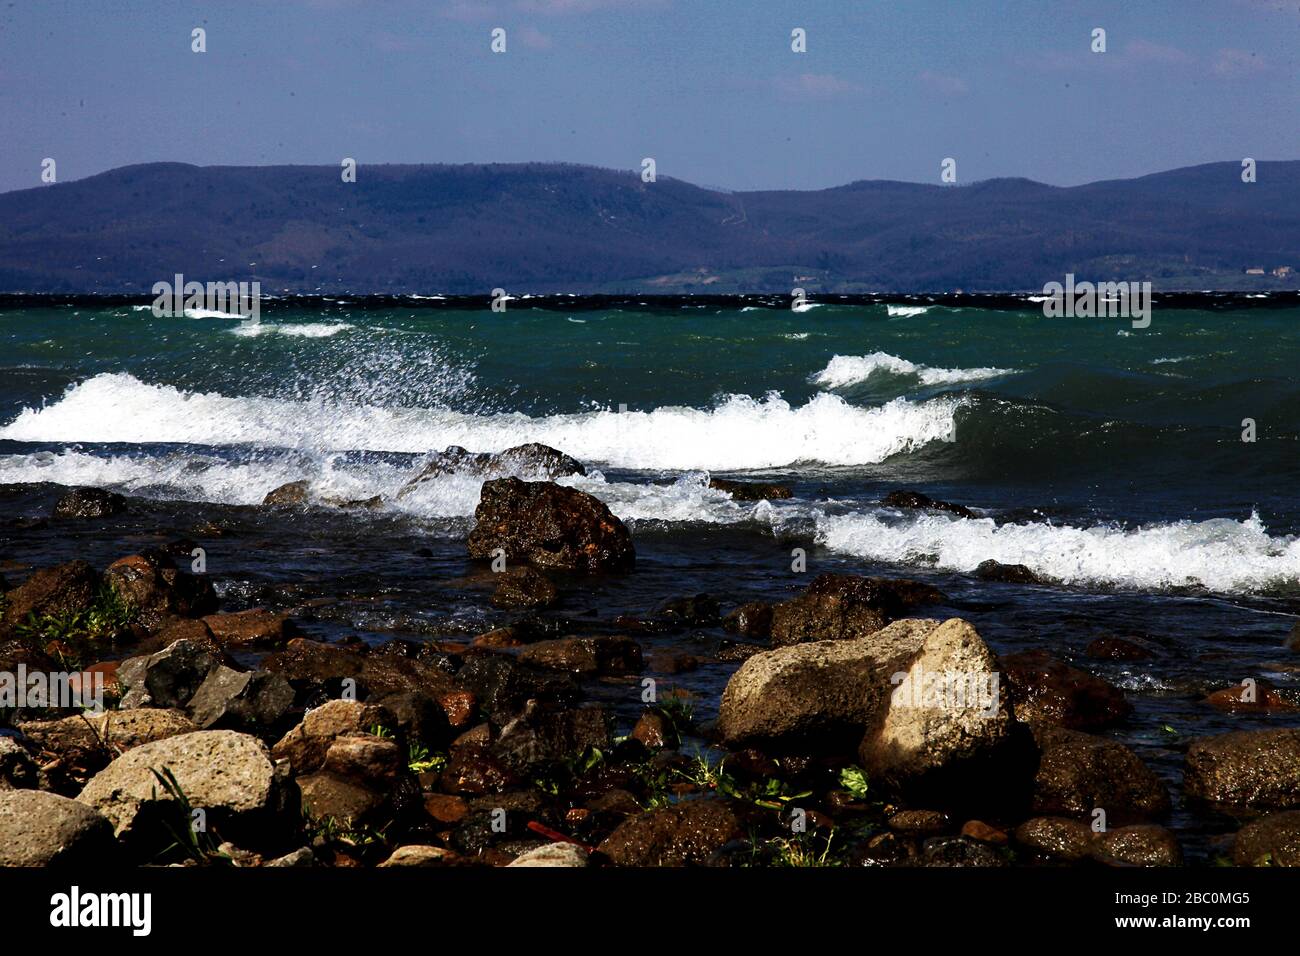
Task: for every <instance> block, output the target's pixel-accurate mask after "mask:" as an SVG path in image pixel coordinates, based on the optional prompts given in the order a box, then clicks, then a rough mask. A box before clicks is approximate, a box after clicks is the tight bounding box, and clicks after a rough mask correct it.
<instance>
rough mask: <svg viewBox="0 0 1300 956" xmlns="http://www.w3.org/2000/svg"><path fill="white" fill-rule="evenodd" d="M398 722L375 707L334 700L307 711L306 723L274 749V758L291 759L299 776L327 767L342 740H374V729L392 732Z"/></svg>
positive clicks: (384, 711) (303, 720)
mask: <svg viewBox="0 0 1300 956" xmlns="http://www.w3.org/2000/svg"><path fill="white" fill-rule="evenodd" d="M394 723H395V721H394V719H393V715H392V714H391V713H389V712H388V710H387V709H385V708H383V707H379V706H377V705H375V704H362V703H358V702H357V701H354V700H332V701H330V702H328V703H326V704H323V705H322V706H320V707H317V708H315V709H313V710H309V711H307V713H306V714H305V715H304V716H303V718H302V722H301V723H299V724H298V725H297V726H296V727H294V728H293V729H292V730H290V731H289V732H288V733H286V734H285V735H284V736H283V737H281V738H280V740H279V741H278V742H277V743H276V745H275V746H274V747H272V748H271V755H272V756H273V757H274V758H275V759H276V760H288V761H289V764H290V766H292V767H293V772H294V773H295V774H308V773H312V772H313V771H316V770H319V769H320V768H321V767H322V766H324V764H325V758H326V756H327V754H328V753H329V749H330V746H331V745H332V744H333V743H334V742H335V741H336V740H338V739H339V738H342V737H359V736H365V737H372V736H373V735H372V734H371V731H372V730H373V729H375V728H377V727H387V728H389V729H392V727H393V725H394ZM376 739H378V738H376Z"/></svg>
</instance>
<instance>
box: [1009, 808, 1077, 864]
mask: <svg viewBox="0 0 1300 956" xmlns="http://www.w3.org/2000/svg"><path fill="white" fill-rule="evenodd" d="M1094 836H1095V834H1094V833H1093V832H1092V828H1091V827H1089V826H1088V824H1086V823H1084V822H1083V821H1082V820H1075V819H1071V818H1069V817H1034V818H1033V819H1032V820H1026V821H1025V822H1024V823H1022V824H1020V826H1018V827H1016V829H1015V840H1016V842H1017V843H1018V844H1020V845H1021V846H1022V847H1024V848H1025V849H1027V850H1029V851H1031V852H1032V853H1036V854H1038V855H1040V856H1045V857H1050V858H1052V859H1054V860H1059V861H1061V862H1064V863H1077V862H1078V861H1079V860H1082V859H1084V858H1085V857H1086V856H1088V853H1089V852H1090V850H1091V849H1092V840H1093V837H1094Z"/></svg>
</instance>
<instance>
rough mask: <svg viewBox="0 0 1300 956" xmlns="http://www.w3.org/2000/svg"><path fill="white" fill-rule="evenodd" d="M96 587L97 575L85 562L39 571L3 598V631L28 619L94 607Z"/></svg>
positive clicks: (70, 563)
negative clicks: (5, 599) (5, 601)
mask: <svg viewBox="0 0 1300 956" xmlns="http://www.w3.org/2000/svg"><path fill="white" fill-rule="evenodd" d="M99 585H100V578H99V572H97V571H96V570H95V569H94V568H92V567H91V566H90V565H89V564H87V563H86V562H85V561H69V562H68V563H67V564H60V565H58V566H56V567H53V568H42V569H41V570H39V571H34V572H32V574H31V576H30V577H29V578H28V579H27V580H26V581H24V582H23V583H22V584H20V585H19V586H18V587H16V588H14V589H13V590H11V591H10V592H9V593H8V594H7V595H6V597H7V599H8V600H7V603H6V605H5V610H4V617H3V619H2V620H3V622H4V625H5V627H6V628H13V627H15V626H16V625H18V624H20V623H22V622H24V621H26V620H27V617H28V615H35V616H36V617H38V618H39V617H41V616H43V615H46V614H50V615H58V616H66V615H73V614H78V613H80V612H82V611H85V610H87V609H88V608H90V606H91V605H92V604H94V603H95V596H96V595H97V594H98V592H99Z"/></svg>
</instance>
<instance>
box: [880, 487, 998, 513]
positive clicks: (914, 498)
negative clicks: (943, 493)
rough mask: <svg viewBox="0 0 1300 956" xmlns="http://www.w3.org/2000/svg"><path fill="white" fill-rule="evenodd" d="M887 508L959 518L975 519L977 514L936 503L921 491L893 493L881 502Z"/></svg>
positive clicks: (943, 502) (963, 508) (948, 502)
mask: <svg viewBox="0 0 1300 956" xmlns="http://www.w3.org/2000/svg"><path fill="white" fill-rule="evenodd" d="M880 503H881V504H883V505H884V506H885V507H886V508H913V509H922V510H926V511H947V512H949V513H950V514H955V515H957V516H958V517H959V518H974V517H976V514H975V512H973V511H971V510H970V509H969V508H967V507H966V506H965V505H955V504H953V503H952V502H951V501H936V500H935V499H934V498H931V497H930V496H929V495H924V494H922V493H921V492H919V491H891V492H890V493H889V494H887V495H885V497H884V498H883V499H882V500H881V502H880Z"/></svg>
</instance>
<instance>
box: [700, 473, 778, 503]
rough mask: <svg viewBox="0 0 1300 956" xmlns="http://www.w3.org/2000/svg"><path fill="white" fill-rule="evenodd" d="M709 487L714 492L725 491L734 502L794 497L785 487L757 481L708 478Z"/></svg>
mask: <svg viewBox="0 0 1300 956" xmlns="http://www.w3.org/2000/svg"><path fill="white" fill-rule="evenodd" d="M709 487H710V488H713V489H714V490H716V491H725V492H726V493H727V494H729V495H731V497H732V499H733V500H735V501H769V500H774V499H782V498H793V497H794V492H793V491H791V490H790V489H789V488H787V487H786V486H785V485H776V484H770V483H764V482H758V481H732V480H731V479H730V478H710V479H709Z"/></svg>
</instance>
